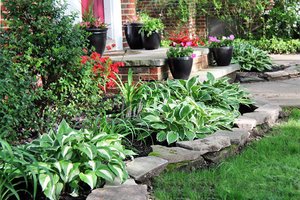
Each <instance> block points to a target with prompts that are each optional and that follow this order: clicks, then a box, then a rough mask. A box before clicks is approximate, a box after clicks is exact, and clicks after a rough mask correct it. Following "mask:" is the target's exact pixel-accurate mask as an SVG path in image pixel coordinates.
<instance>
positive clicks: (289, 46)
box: [246, 37, 300, 54]
mask: <svg viewBox="0 0 300 200" xmlns="http://www.w3.org/2000/svg"><path fill="white" fill-rule="evenodd" d="M246 42H247V43H249V44H251V45H253V46H255V47H257V48H259V49H261V50H264V51H266V52H268V53H274V54H290V53H300V40H299V39H294V40H292V39H280V38H276V37H273V38H271V39H265V38H262V39H260V40H246Z"/></svg>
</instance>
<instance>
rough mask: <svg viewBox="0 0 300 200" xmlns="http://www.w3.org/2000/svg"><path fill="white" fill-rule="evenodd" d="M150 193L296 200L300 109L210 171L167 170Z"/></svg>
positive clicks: (298, 198)
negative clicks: (264, 135)
mask: <svg viewBox="0 0 300 200" xmlns="http://www.w3.org/2000/svg"><path fill="white" fill-rule="evenodd" d="M154 196H155V197H156V199H159V200H163V199H166V200H172V199H190V200H193V199H199V200H200V199H201V200H204V199H229V200H233V199H254V200H258V199H259V200H260V199H261V200H268V199H270V200H271V199H272V200H275V199H276V200H277V199H278V200H279V199H280V200H285V199H286V200H292V199H295V200H300V110H298V109H294V110H292V112H291V115H290V117H289V120H288V122H286V123H283V124H281V125H279V126H276V127H275V128H274V129H273V130H272V131H271V132H270V133H269V134H268V135H267V137H265V138H263V139H261V140H259V141H256V142H253V143H252V144H251V145H249V146H247V148H246V150H245V151H243V153H241V154H240V155H238V156H235V157H232V158H230V159H228V160H227V161H225V162H223V163H222V164H220V165H219V166H218V167H216V168H214V169H210V170H198V171H195V172H192V173H186V172H177V171H173V172H168V173H165V174H163V175H161V176H160V177H158V178H157V179H155V181H154Z"/></svg>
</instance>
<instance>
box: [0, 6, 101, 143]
mask: <svg viewBox="0 0 300 200" xmlns="http://www.w3.org/2000/svg"><path fill="white" fill-rule="evenodd" d="M60 2H61V1H58V0H43V1H38V2H36V1H30V2H28V1H24V0H16V1H9V0H5V1H4V2H3V3H4V4H5V7H6V9H7V10H8V11H9V12H7V13H6V14H5V18H6V19H8V25H9V30H8V31H4V32H1V35H2V36H3V38H2V37H1V40H0V47H1V52H0V54H1V55H0V59H1V61H0V84H1V86H2V87H1V88H0V132H1V135H2V136H3V137H4V138H6V139H8V140H11V141H12V140H15V139H16V138H20V137H28V136H31V134H37V133H45V132H47V130H46V129H47V128H49V127H51V126H53V124H57V123H58V122H59V121H61V120H62V119H63V118H66V119H68V120H70V122H71V120H73V119H75V118H78V117H81V116H91V115H95V114H98V113H99V110H100V109H101V108H100V109H99V102H100V100H101V96H100V95H101V90H99V88H98V81H97V80H94V79H93V76H94V75H93V74H92V71H91V69H90V67H89V66H87V65H84V66H83V65H81V63H80V59H81V55H83V47H84V46H85V41H86V37H85V36H84V31H82V30H81V29H80V28H79V27H78V26H74V25H73V19H74V17H73V16H65V15H64V13H65V12H64V11H65V5H62V4H61V3H60ZM1 30H2V29H1Z"/></svg>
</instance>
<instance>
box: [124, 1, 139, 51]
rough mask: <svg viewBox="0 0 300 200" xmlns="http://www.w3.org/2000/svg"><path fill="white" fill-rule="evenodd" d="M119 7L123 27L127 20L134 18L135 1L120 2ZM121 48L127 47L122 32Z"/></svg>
mask: <svg viewBox="0 0 300 200" xmlns="http://www.w3.org/2000/svg"><path fill="white" fill-rule="evenodd" d="M121 7H122V8H121V9H122V25H124V24H125V23H126V21H127V20H128V19H129V18H131V17H133V16H136V0H121ZM123 47H128V44H127V42H126V38H125V33H124V30H123Z"/></svg>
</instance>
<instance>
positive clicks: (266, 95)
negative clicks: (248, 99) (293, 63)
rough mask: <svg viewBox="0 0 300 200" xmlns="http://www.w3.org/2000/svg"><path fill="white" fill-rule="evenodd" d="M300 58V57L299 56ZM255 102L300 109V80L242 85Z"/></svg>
mask: <svg viewBox="0 0 300 200" xmlns="http://www.w3.org/2000/svg"><path fill="white" fill-rule="evenodd" d="M298 57H300V56H298ZM242 86H243V88H245V89H246V90H247V91H248V92H249V93H251V96H252V97H253V98H254V100H256V101H259V100H261V99H263V100H264V101H265V102H267V103H271V104H275V105H279V106H294V107H300V78H292V79H288V80H281V81H269V82H259V83H247V84H242Z"/></svg>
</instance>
